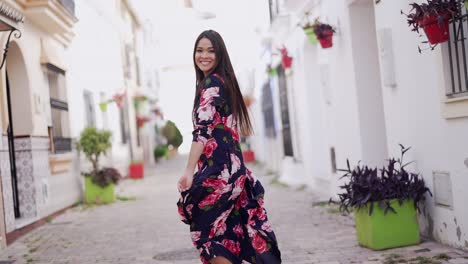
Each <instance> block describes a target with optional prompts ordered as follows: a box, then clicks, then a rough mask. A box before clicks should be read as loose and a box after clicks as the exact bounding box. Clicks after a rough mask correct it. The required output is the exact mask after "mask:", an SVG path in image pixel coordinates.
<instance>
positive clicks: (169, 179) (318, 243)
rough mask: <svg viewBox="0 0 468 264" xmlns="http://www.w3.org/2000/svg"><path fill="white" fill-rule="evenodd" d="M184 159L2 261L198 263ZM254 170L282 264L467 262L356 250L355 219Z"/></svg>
mask: <svg viewBox="0 0 468 264" xmlns="http://www.w3.org/2000/svg"><path fill="white" fill-rule="evenodd" d="M186 158H187V157H186V156H181V157H176V158H175V159H173V160H169V161H164V162H163V163H160V164H158V166H157V167H156V168H155V169H153V170H150V171H149V172H148V173H147V174H148V175H147V176H146V177H145V179H144V180H138V181H133V180H125V181H123V182H122V183H121V184H119V185H118V187H117V192H118V195H119V196H120V197H121V200H119V201H118V202H116V203H113V204H111V205H104V206H93V207H88V206H83V205H80V206H76V207H74V208H72V209H70V210H68V211H67V212H65V213H64V214H62V215H60V216H58V217H56V218H55V219H52V220H51V221H50V222H49V223H47V224H46V225H44V226H42V227H40V228H38V229H36V230H34V231H32V232H30V233H28V234H27V235H25V236H24V237H22V238H20V239H18V240H17V241H16V242H14V243H13V244H12V245H10V246H9V247H8V248H7V249H5V250H3V251H1V252H0V264H1V263H15V264H16V263H52V264H58V263H60V264H65V263H68V264H75V263H77V264H78V263H80V264H87V263H103V264H107V263H115V264H124V263H125V264H128V263H142V264H146V263H160V264H169V263H177V264H195V263H200V262H199V260H198V256H197V251H196V250H195V249H194V248H193V246H192V244H191V241H190V235H189V232H188V226H186V225H184V224H183V223H182V222H180V220H179V217H178V214H177V210H176V201H177V198H178V193H177V190H176V182H177V179H178V176H179V173H180V172H182V169H183V167H184V162H185V160H186ZM249 167H250V168H251V169H252V170H253V171H254V173H256V174H257V176H259V178H260V180H261V181H262V182H263V184H264V185H265V189H266V196H265V206H266V208H267V210H268V214H269V217H270V221H271V223H272V225H273V228H274V229H275V232H276V235H277V237H278V241H279V246H280V249H281V251H282V254H283V263H285V264H315V263H321V264H350V263H367V264H374V263H384V264H392V263H414V264H423V263H426V264H430V263H432V264H435V263H464V264H468V252H464V251H461V250H459V249H454V248H450V247H446V246H443V245H440V244H438V243H434V242H430V241H424V242H423V243H421V244H420V245H417V246H411V247H405V248H399V249H392V250H386V251H372V250H369V249H365V248H362V247H359V246H358V245H357V242H356V238H355V231H354V224H353V221H352V218H351V217H350V216H342V215H340V214H339V213H338V212H337V210H336V208H334V207H330V206H328V205H326V204H323V203H318V202H319V201H318V200H317V199H316V198H315V197H314V195H313V194H312V193H310V192H308V191H306V190H299V189H294V188H290V187H285V186H282V185H280V184H276V183H274V182H275V181H273V177H272V176H266V175H264V174H265V173H264V171H263V170H262V169H261V168H260V167H259V166H253V165H250V166H249Z"/></svg>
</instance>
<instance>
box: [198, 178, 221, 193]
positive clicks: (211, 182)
mask: <svg viewBox="0 0 468 264" xmlns="http://www.w3.org/2000/svg"><path fill="white" fill-rule="evenodd" d="M225 185H226V182H225V181H223V180H222V179H212V178H208V179H206V180H205V181H203V187H207V188H213V189H214V190H221V189H222V188H224V186H225Z"/></svg>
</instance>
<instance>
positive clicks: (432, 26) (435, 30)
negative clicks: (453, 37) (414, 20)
mask: <svg viewBox="0 0 468 264" xmlns="http://www.w3.org/2000/svg"><path fill="white" fill-rule="evenodd" d="M441 16H442V21H441V23H439V19H438V18H437V16H435V15H430V16H425V17H424V18H423V19H422V20H420V21H419V22H418V23H419V26H420V27H422V28H423V29H424V33H426V36H427V39H428V40H429V43H431V44H432V45H434V44H439V43H443V42H446V41H448V40H449V36H450V35H449V19H448V17H449V14H448V13H447V14H443V15H441Z"/></svg>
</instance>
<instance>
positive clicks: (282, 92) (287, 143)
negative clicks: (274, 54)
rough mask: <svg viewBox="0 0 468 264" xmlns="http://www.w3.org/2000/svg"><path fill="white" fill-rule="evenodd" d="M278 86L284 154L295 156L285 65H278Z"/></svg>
mask: <svg viewBox="0 0 468 264" xmlns="http://www.w3.org/2000/svg"><path fill="white" fill-rule="evenodd" d="M278 86H279V97H280V107H281V123H282V127H283V147H284V155H285V156H291V157H294V152H293V145H292V138H291V137H292V133H291V123H290V120H289V103H288V89H287V87H286V75H285V72H284V69H283V67H281V66H279V67H278Z"/></svg>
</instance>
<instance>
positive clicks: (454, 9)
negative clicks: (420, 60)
mask: <svg viewBox="0 0 468 264" xmlns="http://www.w3.org/2000/svg"><path fill="white" fill-rule="evenodd" d="M409 5H410V7H411V11H410V13H409V14H406V13H404V12H403V11H402V12H401V13H402V14H403V15H405V16H406V17H407V23H408V26H409V27H410V28H411V31H415V32H417V33H419V32H420V31H419V30H420V29H421V28H422V29H423V30H424V33H426V36H427V39H428V40H429V43H430V46H431V47H430V49H431V50H433V48H434V47H433V45H436V44H439V43H443V42H446V41H448V40H449V37H450V34H449V22H450V18H451V17H453V16H457V15H458V14H459V13H461V11H460V10H459V9H460V7H461V1H445V0H431V1H428V2H427V3H422V4H420V3H414V2H413V3H410V4H409ZM423 43H427V41H424V42H423ZM419 52H421V48H419Z"/></svg>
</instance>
